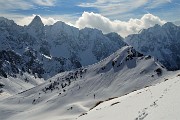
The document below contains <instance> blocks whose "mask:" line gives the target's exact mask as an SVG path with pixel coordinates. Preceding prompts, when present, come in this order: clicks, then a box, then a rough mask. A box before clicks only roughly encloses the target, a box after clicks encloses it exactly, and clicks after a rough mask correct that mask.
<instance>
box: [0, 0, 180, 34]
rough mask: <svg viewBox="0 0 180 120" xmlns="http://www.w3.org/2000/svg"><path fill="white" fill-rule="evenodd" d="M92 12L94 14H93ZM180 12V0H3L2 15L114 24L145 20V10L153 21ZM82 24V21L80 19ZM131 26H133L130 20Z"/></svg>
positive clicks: (26, 19) (0, 1)
mask: <svg viewBox="0 0 180 120" xmlns="http://www.w3.org/2000/svg"><path fill="white" fill-rule="evenodd" d="M84 11H85V12H86V13H84ZM91 12H92V13H94V14H90V13H91ZM179 13H180V0H0V16H4V17H7V18H9V19H13V20H15V21H16V22H17V23H18V24H21V25H24V24H28V23H29V22H30V20H31V19H32V17H34V15H40V16H41V17H42V18H44V19H43V20H44V21H45V23H51V22H52V23H53V22H55V21H57V20H61V21H64V22H66V23H69V24H72V25H76V23H77V22H79V21H78V20H79V19H81V21H82V20H85V19H86V18H87V17H88V18H90V19H94V18H96V17H97V18H98V19H101V20H103V21H104V20H105V21H106V20H107V21H108V22H110V24H111V27H112V26H113V24H114V23H117V21H116V20H118V22H120V23H122V22H125V21H126V22H128V23H130V22H131V19H133V20H134V21H135V23H136V22H137V21H136V19H138V20H140V22H144V21H143V20H144V19H146V18H147V16H148V15H147V16H145V15H146V14H151V17H148V19H150V20H151V21H152V19H154V18H156V22H155V23H159V22H157V21H160V23H164V22H163V20H164V21H171V22H174V21H180V14H179ZM99 15H100V16H99ZM95 16H96V17H95ZM143 16H145V17H146V18H143ZM83 17H86V18H83ZM157 17H158V18H157ZM97 18H96V19H97ZM106 18H107V19H106ZM142 19H143V20H142ZM158 19H160V20H158ZM107 21H106V22H107ZM83 22H84V21H83ZM146 22H147V19H146ZM80 24H83V23H82V22H79V25H80ZM92 24H94V23H91V25H89V26H88V27H96V26H94V25H92ZM133 24H134V23H133ZM136 24H137V23H136ZM142 24H143V23H141V25H142ZM118 25H119V24H118ZM143 25H144V24H143ZM76 26H77V25H76ZM136 26H137V25H136ZM144 26H146V25H144ZM77 27H78V26H77ZM81 27H83V26H81ZM129 27H134V26H132V24H130V26H129ZM145 28H146V27H145ZM113 29H114V28H113ZM127 29H129V28H127ZM133 29H134V28H133ZM114 31H115V30H114Z"/></svg>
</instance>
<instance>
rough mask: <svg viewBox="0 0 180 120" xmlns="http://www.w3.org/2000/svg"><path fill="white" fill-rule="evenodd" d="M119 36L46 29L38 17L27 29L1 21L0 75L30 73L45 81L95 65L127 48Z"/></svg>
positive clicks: (61, 27)
mask: <svg viewBox="0 0 180 120" xmlns="http://www.w3.org/2000/svg"><path fill="white" fill-rule="evenodd" d="M125 45H126V43H124V42H123V38H122V37H120V36H119V35H118V34H116V33H109V34H107V35H104V34H103V33H102V32H101V31H99V30H97V29H91V28H84V29H82V30H79V29H77V28H75V27H72V26H69V25H67V24H65V23H63V22H60V21H59V22H57V23H55V24H54V25H49V26H47V25H46V26H44V24H43V23H42V21H41V19H40V17H39V16H36V17H35V18H34V19H33V20H32V22H31V23H30V24H29V25H28V26H24V27H22V26H18V25H17V24H16V23H14V22H13V21H12V20H8V19H6V18H3V17H1V18H0V58H1V59H0V75H1V76H4V77H7V75H11V76H13V75H14V74H17V73H19V72H21V71H22V72H29V73H30V74H33V75H34V76H36V77H43V78H45V79H47V78H49V77H52V76H53V75H55V74H57V73H59V72H62V71H65V70H71V69H74V68H79V67H81V66H87V65H90V64H94V63H96V62H98V61H100V60H102V59H104V58H106V57H107V56H109V55H110V54H112V53H113V52H115V51H116V50H118V49H119V48H121V47H123V46H125Z"/></svg>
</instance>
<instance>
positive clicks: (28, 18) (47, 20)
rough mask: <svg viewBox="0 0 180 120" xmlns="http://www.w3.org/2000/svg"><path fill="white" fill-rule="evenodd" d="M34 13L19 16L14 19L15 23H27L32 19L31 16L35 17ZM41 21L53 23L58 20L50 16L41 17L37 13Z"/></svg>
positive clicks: (48, 23) (46, 23) (47, 23)
mask: <svg viewBox="0 0 180 120" xmlns="http://www.w3.org/2000/svg"><path fill="white" fill-rule="evenodd" d="M35 16H36V15H32V16H26V17H23V18H19V19H16V23H17V24H19V25H22V26H23V25H28V24H29V23H30V22H31V21H32V20H33V18H34V17H35ZM38 16H39V17H40V18H41V20H42V22H43V23H44V24H45V25H52V24H54V23H55V22H57V21H58V20H56V19H54V18H51V17H47V18H46V17H41V16H40V15H38Z"/></svg>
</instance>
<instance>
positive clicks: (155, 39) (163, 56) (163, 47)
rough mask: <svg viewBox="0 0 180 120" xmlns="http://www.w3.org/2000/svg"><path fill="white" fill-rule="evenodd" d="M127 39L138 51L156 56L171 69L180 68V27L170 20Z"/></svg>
mask: <svg viewBox="0 0 180 120" xmlns="http://www.w3.org/2000/svg"><path fill="white" fill-rule="evenodd" d="M125 41H126V42H127V43H128V44H129V45H132V46H133V47H134V48H135V49H136V50H137V51H139V52H141V53H143V54H145V55H151V56H154V57H155V58H156V59H158V60H159V61H160V62H161V63H162V64H163V65H164V66H165V67H166V68H168V69H169V70H178V69H180V52H179V51H180V27H179V26H175V25H174V24H172V23H170V22H168V23H166V24H164V25H162V26H160V25H155V26H154V27H151V28H149V29H146V30H142V31H141V33H140V34H134V35H129V36H128V37H127V38H126V39H125Z"/></svg>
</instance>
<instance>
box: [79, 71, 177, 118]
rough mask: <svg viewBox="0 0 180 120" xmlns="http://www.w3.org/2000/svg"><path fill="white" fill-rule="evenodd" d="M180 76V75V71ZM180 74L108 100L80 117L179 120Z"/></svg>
mask: <svg viewBox="0 0 180 120" xmlns="http://www.w3.org/2000/svg"><path fill="white" fill-rule="evenodd" d="M179 75H180V74H179ZM179 91H180V76H177V75H176V76H175V75H172V76H169V77H167V78H166V81H165V82H162V83H159V84H156V85H154V86H151V87H146V88H144V89H141V90H138V91H135V92H132V93H130V94H128V95H125V96H122V97H119V98H116V99H113V100H109V101H105V102H103V103H101V104H100V105H99V106H97V107H95V108H94V109H92V110H91V111H89V112H87V114H85V115H84V116H81V117H79V118H78V119H77V120H112V119H113V120H179V119H180V116H179V111H180V102H179V99H180V94H179Z"/></svg>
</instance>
